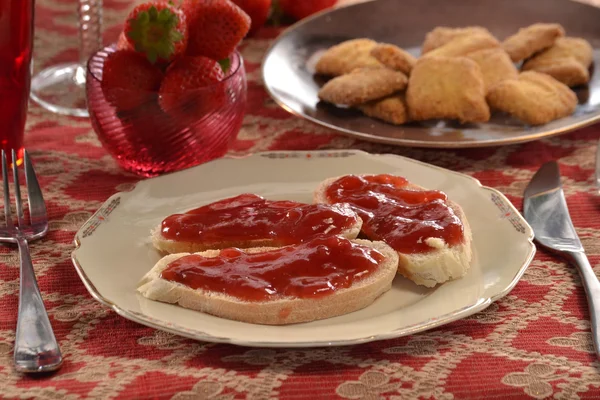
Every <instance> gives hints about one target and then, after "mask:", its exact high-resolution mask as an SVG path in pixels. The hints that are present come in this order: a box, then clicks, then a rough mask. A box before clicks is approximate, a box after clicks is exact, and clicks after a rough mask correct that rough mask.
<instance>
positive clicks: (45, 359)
mask: <svg viewBox="0 0 600 400" xmlns="http://www.w3.org/2000/svg"><path fill="white" fill-rule="evenodd" d="M12 159H13V160H16V159H17V157H16V154H15V151H14V150H13V151H12ZM24 163H25V181H26V185H27V197H28V199H27V202H28V204H29V215H30V223H29V224H27V222H26V221H25V217H24V215H23V206H22V202H21V189H20V186H19V171H18V169H17V165H16V162H13V163H12V174H13V180H14V187H15V199H16V211H17V222H18V225H16V226H15V224H14V222H13V218H12V212H11V210H10V189H9V183H8V165H7V161H6V153H5V152H4V150H2V181H3V187H4V215H5V219H6V226H4V227H0V243H15V244H17V246H18V247H19V258H20V263H21V270H20V287H19V313H18V316H17V334H16V338H15V352H14V363H15V368H16V369H17V371H20V372H47V371H54V370H56V369H58V368H59V367H60V365H61V364H62V354H61V352H60V348H59V346H58V342H57V341H56V337H55V336H54V332H53V331H52V326H51V325H50V320H49V319H48V314H47V313H46V308H45V307H44V302H43V300H42V295H41V294H40V289H39V288H38V285H37V281H36V279H35V273H34V271H33V262H32V261H31V254H30V253H29V244H28V243H27V241H28V240H36V239H39V238H41V237H43V236H44V235H45V234H46V232H48V215H47V214H46V204H45V203H44V197H43V196H42V191H41V189H40V185H39V183H38V180H37V177H36V175H35V171H34V169H33V166H32V165H31V159H30V158H29V154H28V153H27V151H25V152H24Z"/></svg>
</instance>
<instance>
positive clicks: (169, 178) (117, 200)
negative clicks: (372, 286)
mask: <svg viewBox="0 0 600 400" xmlns="http://www.w3.org/2000/svg"><path fill="white" fill-rule="evenodd" d="M364 173H374V174H377V173H390V174H396V175H401V176H404V177H406V178H408V179H409V180H410V181H412V182H414V183H416V184H418V185H421V186H424V187H427V188H432V189H440V190H443V191H445V192H446V193H448V195H449V197H450V198H451V199H453V200H455V201H457V202H458V203H459V204H460V205H461V206H462V207H463V209H464V211H465V213H466V215H467V218H468V220H469V222H470V224H471V228H472V230H473V235H474V242H473V246H474V262H473V265H472V267H471V269H470V270H469V272H468V274H467V275H466V276H465V277H464V278H462V279H459V280H456V281H453V282H448V283H446V284H444V285H441V286H439V287H438V288H436V289H425V288H423V287H420V286H417V285H415V284H413V283H412V282H410V281H408V280H406V279H404V278H402V277H397V278H396V279H395V280H394V285H393V287H392V289H391V290H390V291H389V292H387V293H385V294H384V295H383V296H381V297H380V298H379V299H377V300H376V301H375V303H373V304H372V305H371V306H369V307H367V308H365V309H363V310H360V311H357V312H354V313H351V314H347V315H344V316H340V317H335V318H330V319H326V320H321V321H315V322H310V323H304V324H297V325H288V326H262V325H253V324H247V323H242V322H236V321H230V320H227V319H222V318H218V317H214V316H211V315H207V314H203V313H200V312H197V311H191V310H187V309H184V308H181V307H178V306H175V305H171V304H164V303H160V302H155V301H151V300H148V299H146V298H144V297H142V296H140V295H138V294H137V293H136V286H137V283H138V282H139V280H140V279H141V278H142V276H143V275H144V274H145V273H146V272H147V271H148V270H149V269H150V268H152V266H153V265H154V264H155V262H156V261H158V260H159V258H160V255H159V253H158V252H157V251H155V250H154V249H153V247H152V244H151V243H150V240H149V232H150V229H151V228H152V227H154V226H156V225H157V224H158V223H159V222H160V221H161V220H162V219H163V218H164V217H165V216H167V215H169V214H172V213H175V212H180V211H184V210H188V209H190V208H194V207H198V206H200V205H202V204H206V203H209V202H212V201H215V200H218V199H222V198H225V197H230V196H235V195H238V194H240V193H244V192H250V193H256V194H259V195H263V196H265V197H267V198H269V199H290V200H297V201H303V202H310V201H311V199H312V190H313V189H314V188H315V187H316V185H317V183H318V182H320V181H321V180H323V179H325V178H328V177H331V176H337V175H343V174H364ZM532 240H533V232H532V230H531V228H530V227H529V225H528V224H527V222H526V221H525V220H524V219H523V218H522V217H521V216H520V214H519V213H518V211H517V210H516V209H515V208H514V207H513V206H512V204H511V203H510V202H509V201H508V200H507V199H506V198H505V197H504V196H503V195H502V194H501V193H500V192H498V191H496V190H494V189H491V188H487V187H482V186H481V184H480V183H479V181H477V180H476V179H473V178H471V177H469V176H466V175H463V174H459V173H456V172H452V171H448V170H445V169H442V168H438V167H434V166H431V165H428V164H424V163H421V162H418V161H414V160H411V159H407V158H403V157H399V156H395V155H371V154H367V153H364V152H361V151H345V150H342V151H330V152H321V151H316V152H271V153H260V154H255V155H252V156H249V157H246V158H242V159H234V158H224V159H220V160H217V161H213V162H210V163H207V164H204V165H201V166H199V167H195V168H192V169H188V170H185V171H181V172H178V173H174V174H170V175H165V176H162V177H158V178H154V179H149V180H146V181H142V182H140V183H138V184H137V186H136V187H135V188H134V189H133V190H132V191H130V192H123V193H117V194H115V195H114V196H112V197H111V198H109V199H108V200H107V201H106V203H104V205H103V206H102V207H101V208H100V209H99V210H98V211H97V212H96V213H95V214H94V216H92V218H90V220H89V221H88V222H86V223H85V224H84V225H83V226H82V228H81V229H80V230H79V232H78V233H77V235H76V236H75V244H76V247H77V248H76V250H75V251H74V252H73V254H72V259H73V263H74V265H75V267H76V269H77V272H78V273H79V276H80V277H81V279H82V280H83V283H84V284H85V286H86V287H87V289H88V290H89V292H90V293H91V294H92V296H94V298H95V299H97V300H98V301H100V302H101V303H103V304H105V305H107V306H109V307H111V308H112V309H113V310H115V311H116V312H117V313H118V314H120V315H122V316H123V317H125V318H128V319H130V320H132V321H136V322H139V323H141V324H144V325H148V326H151V327H154V328H157V329H162V330H165V331H169V332H172V333H175V334H179V335H182V336H187V337H190V338H194V339H198V340H204V341H209V342H226V343H234V344H239V345H245V346H263V347H311V346H329V345H348V344H356V343H363V342H369V341H373V340H381V339H388V338H395V337H399V336H404V335H408V334H412V333H416V332H420V331H424V330H426V329H430V328H433V327H436V326H440V325H443V324H446V323H449V322H451V321H455V320H457V319H460V318H464V317H466V316H468V315H471V314H473V313H476V312H478V311H481V310H483V309H484V308H486V307H487V306H489V305H490V303H491V302H492V301H494V300H497V299H499V298H500V297H502V296H505V295H506V294H507V293H508V292H509V291H510V290H511V289H512V288H513V287H514V286H515V284H516V283H517V281H518V280H519V278H520V277H521V275H522V274H523V272H524V271H525V269H526V268H527V266H528V265H529V263H530V262H531V260H532V258H533V255H534V254H535V246H534V245H533V243H532Z"/></svg>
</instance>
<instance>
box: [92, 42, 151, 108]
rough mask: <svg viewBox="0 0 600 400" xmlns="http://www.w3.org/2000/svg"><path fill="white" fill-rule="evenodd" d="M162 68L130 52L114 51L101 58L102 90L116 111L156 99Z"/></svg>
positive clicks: (136, 106)
mask: <svg viewBox="0 0 600 400" xmlns="http://www.w3.org/2000/svg"><path fill="white" fill-rule="evenodd" d="M162 79H163V73H162V71H161V70H160V69H159V68H158V67H157V66H154V65H152V64H150V62H149V61H148V60H147V59H146V58H144V57H143V56H142V55H140V54H138V53H135V52H132V51H116V52H114V53H111V54H109V55H108V56H107V57H106V60H104V66H103V68H102V83H101V85H102V91H103V93H104V96H105V97H106V99H107V100H108V101H109V102H110V103H111V104H112V105H113V106H115V107H116V108H117V109H118V110H120V111H128V110H133V109H135V108H138V107H141V106H142V105H144V104H145V103H147V102H148V101H152V99H154V98H156V93H157V91H158V89H159V88H160V83H161V81H162Z"/></svg>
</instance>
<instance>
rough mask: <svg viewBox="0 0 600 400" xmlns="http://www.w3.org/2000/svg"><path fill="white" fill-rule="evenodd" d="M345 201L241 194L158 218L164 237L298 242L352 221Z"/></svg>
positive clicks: (335, 231) (337, 229) (342, 227)
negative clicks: (302, 200)
mask: <svg viewBox="0 0 600 400" xmlns="http://www.w3.org/2000/svg"><path fill="white" fill-rule="evenodd" d="M356 221H357V216H356V213H355V212H354V211H352V209H350V207H349V206H348V205H342V204H336V205H326V204H303V203H297V202H294V201H272V200H266V199H264V198H262V197H260V196H257V195H255V194H242V195H240V196H237V197H232V198H228V199H224V200H221V201H217V202H215V203H211V204H208V205H205V206H203V207H200V208H196V209H195V210H191V211H188V212H186V213H185V214H174V215H171V216H169V217H167V218H166V219H165V220H164V221H163V222H162V229H161V233H162V236H163V237H164V238H165V239H171V240H176V241H183V242H203V243H222V242H235V241H243V242H247V241H250V240H258V239H273V240H274V241H276V242H277V243H278V244H279V245H286V244H293V243H300V242H302V241H304V240H306V239H310V238H312V237H314V236H316V235H319V234H331V235H335V234H340V233H341V232H343V231H344V230H346V229H348V228H350V227H352V226H353V225H355V224H356Z"/></svg>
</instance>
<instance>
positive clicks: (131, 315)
mask: <svg viewBox="0 0 600 400" xmlns="http://www.w3.org/2000/svg"><path fill="white" fill-rule="evenodd" d="M342 152H350V153H352V154H353V155H359V156H366V157H392V158H401V159H403V160H405V161H408V162H412V163H415V164H418V165H421V166H426V167H429V168H433V169H436V170H439V171H442V172H445V173H452V174H454V175H458V176H460V177H463V178H465V177H466V178H468V179H469V180H471V181H473V182H474V183H475V184H476V186H478V187H479V188H480V189H482V190H485V191H488V192H491V193H494V194H496V195H497V196H498V197H499V198H500V199H501V200H502V202H503V203H504V204H505V205H508V207H509V208H510V210H511V211H512V212H514V214H515V215H516V216H517V218H518V219H519V221H520V222H521V223H522V224H523V225H524V226H525V228H526V232H525V233H526V234H527V243H528V245H529V251H528V255H527V258H526V260H525V261H524V262H523V264H522V265H521V266H519V268H518V270H517V272H516V274H515V276H514V277H513V278H512V280H511V282H510V283H509V284H508V285H507V287H506V288H504V290H502V291H500V292H499V293H497V294H496V295H494V296H490V297H486V298H484V297H480V298H479V299H478V301H477V302H475V303H474V304H471V305H469V306H466V307H463V308H461V309H458V310H455V311H453V312H450V313H447V314H443V315H440V316H436V317H433V318H430V319H428V320H425V321H421V322H418V323H416V324H413V325H408V326H404V327H401V328H398V329H394V330H391V331H389V332H385V333H381V334H377V335H370V336H364V337H360V338H356V339H344V340H333V341H331V340H318V341H306V342H299V341H298V342H276V341H264V342H263V341H256V340H239V339H232V338H229V337H220V336H215V335H211V334H208V333H206V332H202V331H199V330H196V329H189V328H185V327H182V326H179V325H177V324H174V323H170V322H166V321H163V320H158V319H156V318H153V317H150V316H148V315H145V314H143V313H139V312H137V311H132V310H128V309H126V308H123V307H121V306H119V305H117V304H116V303H115V302H113V301H111V300H109V299H108V298H106V297H104V296H103V295H102V294H101V293H100V292H99V291H98V290H97V289H96V287H95V285H94V283H93V282H92V281H91V280H90V279H89V278H88V276H87V274H86V273H85V271H84V269H83V266H82V265H81V263H80V262H79V260H78V258H77V254H76V253H77V251H78V250H80V249H81V248H82V241H81V238H80V237H81V236H83V235H82V234H83V231H84V229H85V228H86V227H87V226H88V225H90V223H91V222H92V221H93V220H95V218H96V217H97V216H98V214H100V213H101V212H102V211H104V210H105V209H106V208H107V207H109V206H110V204H111V203H112V202H113V201H114V200H115V199H116V198H119V197H121V196H126V195H127V193H131V192H133V191H134V190H136V189H137V187H138V186H139V185H145V184H147V183H145V182H151V181H153V180H154V179H157V178H158V179H160V178H161V177H162V176H168V175H171V174H177V173H179V172H183V171H188V170H192V169H200V168H203V166H204V165H206V164H209V163H214V162H218V161H220V160H239V159H245V158H250V157H261V156H265V155H269V154H304V155H306V154H318V153H342ZM162 176H159V177H157V178H150V179H143V180H141V181H138V182H136V183H135V184H134V185H133V186H132V187H131V188H130V189H128V190H122V191H119V192H116V193H114V194H113V195H111V196H110V197H109V198H108V199H106V200H105V201H104V202H103V203H102V205H101V206H100V207H99V208H98V209H97V210H96V211H95V212H94V213H93V214H92V215H91V216H90V217H89V218H88V219H87V220H86V221H85V222H84V223H83V224H82V225H81V227H80V228H79V229H78V230H77V232H76V233H75V237H74V239H73V243H74V245H75V248H74V249H73V250H72V251H71V262H72V264H73V266H74V267H75V270H76V271H77V274H78V276H79V278H80V279H81V281H82V282H83V284H84V286H85V288H86V290H87V291H88V292H89V293H90V295H91V296H92V298H94V299H95V300H96V301H98V302H99V303H100V304H102V305H104V306H106V307H108V308H110V309H112V310H113V311H114V312H115V313H117V314H118V315H119V316H121V317H123V318H126V319H128V320H130V321H133V322H136V323H139V324H141V325H145V326H148V327H150V328H154V329H158V330H162V331H166V332H169V333H172V334H175V335H179V336H184V337H187V338H190V339H194V340H199V341H206V342H212V343H226V344H233V345H238V346H246V347H264V348H307V347H333V346H351V345H358V344H363V343H369V342H373V341H380V340H388V339H394V338H399V337H403V336H407V335H411V334H416V333H419V332H424V331H427V330H430V329H433V328H436V327H439V326H443V325H446V324H449V323H451V322H454V321H457V320H459V319H463V318H466V317H468V316H470V315H473V314H475V313H477V312H480V311H482V310H484V309H486V308H487V307H488V306H489V305H490V304H491V303H493V302H494V301H496V300H498V299H501V298H502V297H504V296H506V295H507V294H509V293H510V292H511V291H512V290H513V289H514V287H515V286H516V284H517V283H518V282H519V280H520V279H521V277H522V276H523V274H524V273H525V271H526V270H527V268H528V267H529V265H530V264H531V262H532V261H533V258H534V257H535V254H536V251H537V248H536V246H535V244H534V232H533V229H532V228H531V226H530V225H529V224H528V223H527V221H526V220H525V218H524V217H523V216H522V215H521V213H520V212H519V211H518V209H517V208H516V207H515V206H514V205H513V204H512V202H511V201H510V200H509V199H508V198H507V197H506V196H505V195H504V194H503V193H502V192H500V191H499V190H497V189H494V188H491V187H488V186H484V185H482V184H481V182H480V181H479V180H478V179H477V178H474V177H472V176H470V175H467V174H464V173H461V172H457V171H452V170H450V169H447V168H443V167H439V166H437V165H432V164H428V163H426V162H423V161H419V160H415V159H412V158H408V157H404V156H400V155H396V154H389V153H383V154H372V153H368V152H366V151H363V150H358V149H357V150H354V149H344V150H308V151H303V150H301V151H298V150H276V151H264V152H255V153H249V154H247V155H244V156H231V155H226V156H224V157H221V158H219V159H216V160H213V161H209V162H208V163H205V164H201V165H197V166H194V167H191V168H187V169H184V170H181V171H176V172H172V173H169V174H165V175H162Z"/></svg>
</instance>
